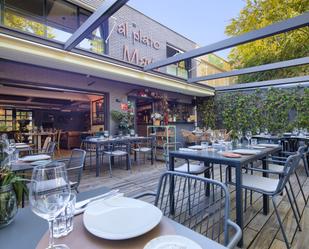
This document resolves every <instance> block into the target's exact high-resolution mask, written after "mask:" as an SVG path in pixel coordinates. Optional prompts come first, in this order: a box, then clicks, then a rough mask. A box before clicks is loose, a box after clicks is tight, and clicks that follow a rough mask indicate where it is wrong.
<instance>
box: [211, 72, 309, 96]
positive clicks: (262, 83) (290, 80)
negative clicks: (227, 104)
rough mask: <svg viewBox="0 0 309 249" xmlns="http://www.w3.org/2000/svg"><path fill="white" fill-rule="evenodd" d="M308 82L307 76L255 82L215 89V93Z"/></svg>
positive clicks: (308, 77)
mask: <svg viewBox="0 0 309 249" xmlns="http://www.w3.org/2000/svg"><path fill="white" fill-rule="evenodd" d="M306 82H307V83H308V82H309V76H307V75H306V76H299V77H292V78H285V79H276V80H266V81H257V82H251V83H240V84H235V85H230V86H221V87H216V88H215V89H216V92H228V91H237V90H246V89H255V88H265V87H275V86H279V85H287V84H300V85H301V84H304V83H306Z"/></svg>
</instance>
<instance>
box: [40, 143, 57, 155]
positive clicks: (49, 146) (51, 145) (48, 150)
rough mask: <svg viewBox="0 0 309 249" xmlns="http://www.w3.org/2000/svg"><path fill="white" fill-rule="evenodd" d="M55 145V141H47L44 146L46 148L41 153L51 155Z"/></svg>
mask: <svg viewBox="0 0 309 249" xmlns="http://www.w3.org/2000/svg"><path fill="white" fill-rule="evenodd" d="M55 147H56V142H49V143H48V144H47V146H46V150H45V151H44V152H43V153H45V154H48V155H50V156H53V155H54V152H55Z"/></svg>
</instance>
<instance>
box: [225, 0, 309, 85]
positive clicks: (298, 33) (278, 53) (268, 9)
mask: <svg viewBox="0 0 309 249" xmlns="http://www.w3.org/2000/svg"><path fill="white" fill-rule="evenodd" d="M308 10H309V0H284V1H282V0H247V2H246V6H245V7H244V8H243V9H242V10H241V12H240V14H239V16H238V17H237V18H234V19H232V20H231V22H230V24H229V25H228V26H227V27H226V30H225V32H226V34H227V35H229V36H236V35H240V34H243V33H246V32H249V31H252V30H256V29H260V28H263V27H265V26H267V25H270V24H273V23H276V22H279V21H282V20H286V19H288V18H292V17H295V16H297V15H300V14H302V13H304V12H306V11H308ZM308 55H309V27H304V28H301V29H297V30H294V31H290V32H287V33H283V34H279V35H276V36H273V37H269V38H265V39H261V40H257V41H254V42H250V43H247V44H244V45H241V46H237V47H235V48H233V49H232V51H231V53H230V55H229V59H230V62H231V64H232V66H233V67H234V68H245V67H251V66H257V65H262V64H267V63H272V62H277V61H283V60H289V59H294V58H300V57H306V56H308ZM308 73H309V67H308V66H300V67H291V68H286V69H280V70H272V71H266V72H259V73H254V74H247V75H242V76H239V77H238V82H241V83H244V82H253V81H260V80H269V79H274V78H285V77H293V76H299V75H307V74H308Z"/></svg>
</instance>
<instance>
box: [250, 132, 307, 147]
mask: <svg viewBox="0 0 309 249" xmlns="http://www.w3.org/2000/svg"><path fill="white" fill-rule="evenodd" d="M252 138H256V139H257V140H258V141H261V140H265V141H267V142H268V143H278V142H279V141H280V142H281V144H282V145H283V147H284V150H286V151H296V150H297V149H298V146H299V142H300V141H302V142H304V143H306V144H307V145H309V134H305V135H297V134H293V133H292V132H286V133H283V134H282V135H270V134H258V135H254V136H252Z"/></svg>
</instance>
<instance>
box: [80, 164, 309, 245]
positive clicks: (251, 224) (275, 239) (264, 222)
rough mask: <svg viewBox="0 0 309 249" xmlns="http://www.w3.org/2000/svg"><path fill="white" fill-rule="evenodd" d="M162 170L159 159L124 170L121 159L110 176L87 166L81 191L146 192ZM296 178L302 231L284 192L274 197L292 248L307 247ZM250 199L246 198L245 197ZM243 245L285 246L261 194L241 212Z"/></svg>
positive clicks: (306, 184)
mask: <svg viewBox="0 0 309 249" xmlns="http://www.w3.org/2000/svg"><path fill="white" fill-rule="evenodd" d="M302 168H303V167H301V168H300V171H299V175H300V180H301V183H302V185H303V189H304V191H305V194H306V198H308V195H309V178H307V176H306V174H305V172H304V171H303V170H302ZM164 171H165V165H164V164H163V163H162V162H156V163H155V164H154V165H150V162H149V161H148V162H147V163H146V164H141V165H137V164H133V166H132V172H129V171H127V170H125V166H124V162H123V164H122V166H121V165H119V166H115V168H114V169H113V177H112V178H111V177H110V176H109V174H108V171H107V165H103V167H102V172H101V174H100V176H99V177H95V170H94V169H89V166H87V168H86V170H85V171H84V173H83V177H82V181H81V185H80V191H87V190H90V189H92V188H98V187H100V186H106V187H109V188H111V189H120V191H121V192H123V193H124V194H125V195H126V196H134V195H136V194H139V193H142V192H148V191H155V190H156V188H157V184H158V179H159V177H160V175H161V174H162V173H163V172H164ZM215 177H216V178H219V170H218V167H217V170H216V171H215ZM295 181H296V179H295V177H293V178H292V185H293V189H294V190H295V193H296V194H297V199H298V203H299V205H300V211H301V213H302V219H301V225H302V231H298V230H297V229H296V222H295V219H294V217H293V213H292V210H291V208H290V205H289V202H288V200H287V197H286V195H283V196H279V197H278V198H277V200H276V202H277V206H278V209H279V212H280V215H281V218H282V220H283V222H284V226H285V228H286V233H287V235H288V238H289V240H290V241H291V242H292V248H293V249H308V248H309V236H308V234H309V204H307V205H305V203H304V201H303V198H302V196H301V195H300V191H299V188H298V185H297V184H295ZM230 191H231V208H232V210H231V217H232V219H234V218H235V195H234V189H233V187H230ZM248 195H249V193H248ZM248 199H249V198H248ZM244 224H245V229H244V247H243V248H250V249H281V248H286V247H285V243H284V241H283V238H282V234H281V231H280V229H279V224H278V222H277V218H276V216H275V214H274V209H273V206H272V204H271V203H270V213H269V214H268V215H267V216H265V215H263V213H262V198H261V195H258V194H253V200H252V205H250V203H249V202H248V205H247V209H246V211H245V213H244Z"/></svg>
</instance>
